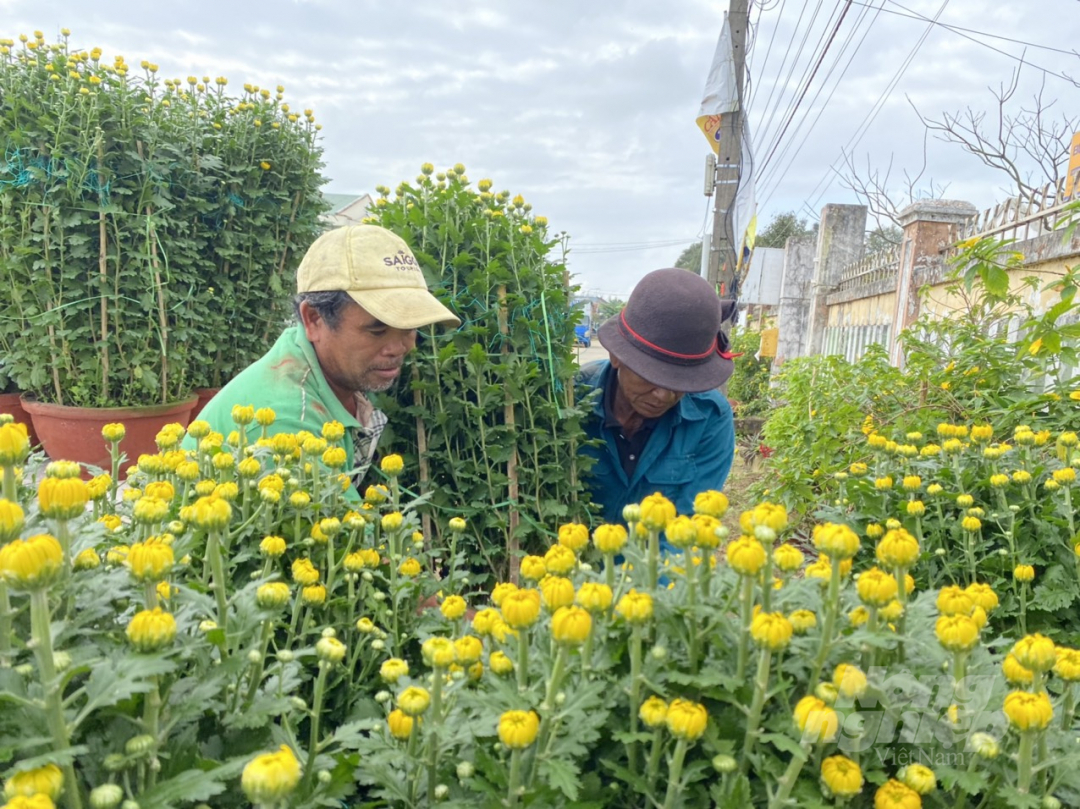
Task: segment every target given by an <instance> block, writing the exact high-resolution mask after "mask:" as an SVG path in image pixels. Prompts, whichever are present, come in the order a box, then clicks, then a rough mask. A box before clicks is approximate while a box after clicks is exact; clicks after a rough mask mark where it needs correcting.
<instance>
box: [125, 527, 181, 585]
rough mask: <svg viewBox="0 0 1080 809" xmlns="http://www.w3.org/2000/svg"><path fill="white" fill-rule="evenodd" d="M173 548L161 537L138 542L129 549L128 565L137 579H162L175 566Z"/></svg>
mask: <svg viewBox="0 0 1080 809" xmlns="http://www.w3.org/2000/svg"><path fill="white" fill-rule="evenodd" d="M173 561H174V557H173V549H172V548H171V547H170V546H169V545H168V544H166V543H165V542H162V540H161V539H160V538H159V537H150V538H149V539H147V540H146V541H145V542H137V543H135V544H134V545H132V546H131V548H130V549H129V550H128V555H127V565H128V569H129V570H130V571H131V575H132V577H133V578H134V579H135V580H136V581H161V580H162V579H163V578H165V576H166V575H167V574H168V572H169V571H170V570H171V569H172V566H173Z"/></svg>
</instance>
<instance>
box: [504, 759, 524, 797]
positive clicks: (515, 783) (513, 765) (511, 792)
mask: <svg viewBox="0 0 1080 809" xmlns="http://www.w3.org/2000/svg"><path fill="white" fill-rule="evenodd" d="M520 787H521V751H520V750H511V751H510V786H509V787H508V788H507V792H506V802H507V803H508V804H509V805H510V806H517V799H518V789H519V788H520Z"/></svg>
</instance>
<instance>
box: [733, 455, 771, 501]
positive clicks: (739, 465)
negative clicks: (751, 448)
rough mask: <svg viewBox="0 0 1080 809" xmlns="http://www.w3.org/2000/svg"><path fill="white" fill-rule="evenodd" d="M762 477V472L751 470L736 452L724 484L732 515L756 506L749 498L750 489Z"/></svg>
mask: <svg viewBox="0 0 1080 809" xmlns="http://www.w3.org/2000/svg"><path fill="white" fill-rule="evenodd" d="M764 476H765V473H764V472H763V471H761V470H753V469H751V468H750V466H749V465H748V464H747V463H746V462H745V461H744V460H743V458H742V456H741V455H740V454H739V453H738V452H737V451H736V453H735V461H734V463H732V465H731V473H730V474H729V475H728V479H727V483H725V484H724V494H726V495H727V498H728V502H729V503H730V504H731V506H730V508H731V513H732V514H734V515H736V516H738V515H739V514H741V513H742V512H744V511H747V510H748V509H751V508H753V507H754V506H755V505H757V501H756V498H753V497H751V496H750V488H751V487H752V486H753V485H754V484H756V483H758V482H759V481H760V480H761V479H762V478H763V477H764Z"/></svg>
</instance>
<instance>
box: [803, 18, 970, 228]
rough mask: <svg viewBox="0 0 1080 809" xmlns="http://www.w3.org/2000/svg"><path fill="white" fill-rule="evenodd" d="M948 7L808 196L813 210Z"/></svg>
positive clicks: (917, 43) (920, 39) (904, 62)
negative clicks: (811, 200)
mask: <svg viewBox="0 0 1080 809" xmlns="http://www.w3.org/2000/svg"><path fill="white" fill-rule="evenodd" d="M948 5H949V0H942V3H941V7H940V8H939V9H938V10H937V14H935V15H934V18H933V20H928V22H930V23H931V24H930V25H927V26H926V30H924V31H923V33H922V35H921V36H920V37H919V39H918V40H917V41H916V42H915V45H914V47H912V49H911V51H910V53H908V55H907V58H905V59H904V61H903V62H902V63H901V64H900V67H899V68H898V69H897V71H896V74H895V75H894V76H893V78H892V80H891V81H890V82H889V84H888V85H887V86H886V87H885V90H884V91H883V92H882V94H881V96H880V97H879V98H878V100H877V102H876V103H875V104H874V106H873V107H871V109H870V111H869V112H868V113H867V114H866V117H865V118H863V120H862V123H860V124H859V126H858V127H857V128H856V130H855V132H854V133H853V134H852V136H851V138H849V139H848V142H847V143H846V144H845V145H844V146H843V148H841V150H840V155H839V156H838V157H837V158H836V160H834V161H833V162H832V165H830V166H829V169H828V171H827V172H826V173H825V176H824V177H822V178H821V180H819V181H818V184H817V185H816V186H814V188H813V189H812V190H811V191H810V194H808V195H807V202H808V203H809V205H810V209H811V210H813V209H814V206H815V205H817V204H818V202H819V201H820V200H821V197H822V196H823V195H824V194H825V192H826V191H827V190H828V189H829V186H831V185H832V183H833V180H834V179H835V178H836V173H837V171H836V164H837V163H838V162H839V161H840V160H841V159H842V158H843V157H844V155H845V154H847V152H848V150H850V149H853V148H855V146H857V145H858V143H859V141H860V140H862V139H863V136H865V135H866V133H867V131H869V129H870V125H871V124H872V123H873V122H874V119H875V118H877V116H878V113H879V112H881V109H882V108H883V107H884V105H885V101H886V100H887V99H888V97H889V94H890V93H891V92H892V91H893V89H894V88H895V87H896V85H897V84H898V83H899V82H900V79H901V78H903V76H904V73H906V72H907V69H908V67H910V66H911V63H912V61H914V59H915V55H916V54H917V53H918V52H919V50H920V49H921V48H922V46H923V43H924V42H925V41H926V38H927V37H928V36H929V35H930V32H931V31H932V30H933V28H934V26H933V23H934V22H935V21H936V20H937V19H938V18H939V17H940V16H941V15H942V13H943V12H944V11H945V8H946V6H948ZM819 188H820V189H821V191H820V193H818V196H817V197H816V198H815V199H814V200H813V202H810V197H811V196H813V194H814V193H816V192H818V189H819ZM815 216H816V214H815Z"/></svg>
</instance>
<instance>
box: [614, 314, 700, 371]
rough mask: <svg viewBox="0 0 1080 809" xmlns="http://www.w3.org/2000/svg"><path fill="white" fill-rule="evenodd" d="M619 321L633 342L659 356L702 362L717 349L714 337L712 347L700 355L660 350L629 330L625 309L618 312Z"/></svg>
mask: <svg viewBox="0 0 1080 809" xmlns="http://www.w3.org/2000/svg"><path fill="white" fill-rule="evenodd" d="M619 320H620V322H621V323H622V325H623V328H625V329H626V330H627V331H628V332H629V333H630V335H631V336H632V337H633V338H634V339H635V340H637V341H638V342H641V343H644V344H645V345H647V346H648V347H649V348H651V349H652V350H653V351H658V352H660V353H661V354H663V355H665V356H668V357H675V358H676V359H680V360H703V359H705V358H706V357H708V356H709V355H710V354H712V353H713V352H714V351H716V349H717V345H716V338H715V337H714V338H713V341H712V345H710V346H709V350H708V351H703V352H701V353H700V354H680V353H679V352H677V351H669V350H668V349H666V348H662V347H661V346H658V345H656V343H650V342H649V341H648V340H646V339H645V338H644V337H642V336H641V335H640V334H638V333H637V332H636V331H634V330H633V329H632V328H630V324H629V323H627V322H626V310H625V309H624V310H623V311H621V312H619Z"/></svg>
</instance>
